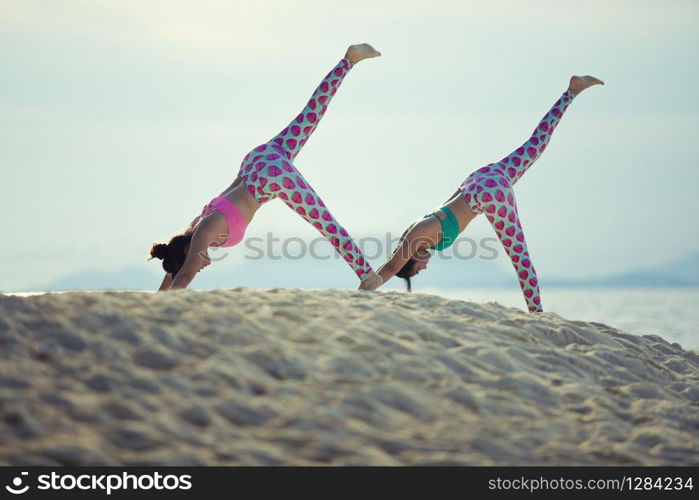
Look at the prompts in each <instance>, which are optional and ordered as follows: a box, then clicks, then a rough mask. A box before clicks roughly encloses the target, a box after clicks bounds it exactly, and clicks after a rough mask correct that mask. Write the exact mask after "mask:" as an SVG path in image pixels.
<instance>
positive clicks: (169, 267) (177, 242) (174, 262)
mask: <svg viewBox="0 0 699 500" xmlns="http://www.w3.org/2000/svg"><path fill="white" fill-rule="evenodd" d="M190 241H192V235H191V233H190V234H178V235H176V236H173V237H172V239H171V240H170V243H168V244H165V243H153V246H152V247H151V248H150V256H151V258H152V259H160V260H162V261H163V269H165V272H166V273H170V274H171V275H172V276H173V277H174V276H175V275H176V274H177V273H178V272H179V270H180V269H182V265H184V260H185V258H186V257H187V254H186V253H185V251H184V249H185V247H186V246H187V245H189V242H190Z"/></svg>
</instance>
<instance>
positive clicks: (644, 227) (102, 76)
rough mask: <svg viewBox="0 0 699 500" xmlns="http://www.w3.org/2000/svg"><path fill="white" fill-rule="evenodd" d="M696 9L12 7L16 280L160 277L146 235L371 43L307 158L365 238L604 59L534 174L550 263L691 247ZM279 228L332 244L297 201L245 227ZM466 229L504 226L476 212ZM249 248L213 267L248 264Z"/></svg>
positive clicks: (478, 233)
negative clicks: (348, 54)
mask: <svg viewBox="0 0 699 500" xmlns="http://www.w3.org/2000/svg"><path fill="white" fill-rule="evenodd" d="M698 21H699V2H696V1H694V0H671V1H666V2H656V1H643V0H634V1H625V0H620V1H614V2H608V1H598V0H589V1H586V2H575V3H573V2H559V1H554V0H552V1H537V0H532V1H529V2H519V1H510V0H507V1H504V0H502V1H501V0H495V1H482V2H481V1H461V2H456V1H438V2H424V1H406V0H401V1H382V0H371V1H364V0H358V1H354V2H349V3H344V2H343V3H340V2H327V1H322V2H320V1H301V2H285V1H260V0H256V1H254V2H253V1H245V2H243V1H218V0H199V1H197V2H193V1H187V2H185V1H172V0H169V1H160V0H149V1H147V2H143V1H135V0H121V1H119V2H116V1H106V0H91V1H88V0H64V1H56V2H45V1H37V0H22V1H16V0H15V1H10V0H0V68H2V71H1V73H0V75H1V76H0V199H1V200H2V206H3V210H2V215H0V217H1V219H0V222H1V223H2V227H3V228H4V231H3V237H2V240H1V241H2V244H1V245H0V290H13V289H20V288H23V287H31V286H34V285H36V284H41V283H47V282H51V281H52V280H55V279H58V278H60V277H62V276H65V275H69V274H71V273H78V272H84V271H92V270H95V271H109V272H118V271H119V270H120V269H125V268H132V267H133V266H143V269H144V272H157V270H158V269H159V264H160V263H159V262H149V263H146V262H145V258H146V257H147V252H148V249H149V248H150V245H151V243H152V242H154V241H167V240H168V239H169V237H170V236H171V235H173V234H175V233H177V232H179V231H181V230H182V229H184V228H185V227H186V226H187V224H188V223H189V221H191V220H192V218H193V217H194V216H196V215H198V213H199V212H200V211H201V208H202V206H203V205H204V204H206V203H207V202H208V201H209V200H210V199H211V198H212V197H214V196H216V195H217V194H219V193H220V192H221V191H222V190H223V189H224V188H225V187H226V186H227V185H229V184H230V183H231V182H232V181H233V179H234V178H235V175H236V173H237V170H238V168H239V165H240V161H241V159H242V157H243V156H244V155H245V154H246V153H247V152H248V151H249V150H250V149H252V148H253V147H255V146H256V145H258V144H260V143H263V142H266V141H267V140H269V139H270V138H271V137H272V136H274V135H275V134H276V133H277V132H278V131H279V130H281V129H282V128H283V127H284V126H285V125H286V124H287V123H288V122H289V121H290V120H291V119H292V118H293V117H294V116H295V115H296V114H297V113H298V111H300V109H301V108H302V106H303V105H304V104H305V102H306V101H307V99H308V97H309V96H310V94H311V93H312V91H313V90H314V88H315V86H316V85H317V84H318V83H319V82H320V80H321V79H322V77H323V76H324V75H325V74H326V73H327V71H328V70H329V69H330V68H332V67H333V66H334V65H335V63H336V62H337V61H338V60H339V59H340V58H341V57H342V56H343V54H344V52H345V49H346V48H347V46H348V45H349V44H351V43H359V42H369V43H371V44H373V45H374V46H375V47H376V48H377V49H378V50H380V51H381V52H382V54H383V55H382V57H380V58H377V59H372V60H368V61H364V62H362V63H360V64H359V65H357V66H356V67H355V68H354V69H353V70H352V71H351V73H350V74H349V75H348V76H347V78H346V79H345V81H344V83H343V85H342V87H341V89H340V91H339V92H338V94H337V96H336V97H335V98H334V100H333V102H332V104H331V106H330V108H329V111H328V113H327V114H326V116H325V117H324V119H323V121H322V123H321V124H320V126H319V128H318V129H317V130H316V132H315V133H314V135H313V137H312V138H311V139H310V141H309V142H308V144H307V145H306V146H305V148H304V150H303V152H302V153H301V154H300V155H299V156H298V158H297V160H296V162H295V164H296V166H297V167H298V168H299V170H301V171H302V172H303V174H304V176H305V177H306V178H307V179H308V180H309V181H310V182H311V184H312V185H313V187H314V188H315V189H316V191H318V192H319V193H320V195H321V196H322V197H323V199H324V200H325V201H326V202H327V204H328V206H329V207H330V208H331V210H332V211H333V213H334V215H335V216H336V217H337V218H338V219H339V220H340V222H341V223H342V224H343V225H344V226H345V227H346V228H347V229H348V230H349V231H350V232H351V234H352V235H354V236H355V237H357V238H361V237H368V236H378V237H381V238H383V237H384V235H385V234H386V233H391V234H392V235H393V236H399V235H400V234H401V233H402V232H403V229H404V228H405V227H406V226H407V225H408V224H409V223H410V222H411V221H413V220H414V219H416V218H418V217H420V216H422V215H423V214H425V213H426V212H427V211H429V210H430V209H432V208H435V207H436V206H438V205H439V204H440V203H441V202H443V201H444V200H445V199H446V198H448V197H449V196H450V195H451V194H452V193H453V192H454V191H455V190H456V188H457V187H458V185H459V184H460V183H461V182H462V181H463V180H464V179H465V178H466V177H467V175H468V174H469V173H470V172H471V171H472V170H474V169H476V168H479V167H481V166H483V165H485V164H487V163H491V162H494V161H497V160H499V159H500V158H502V157H503V156H505V155H506V154H509V153H510V152H511V151H512V150H513V149H515V148H516V147H518V146H519V145H520V144H521V143H522V142H524V140H526V139H527V137H528V136H529V133H530V132H531V130H532V129H533V127H534V126H535V125H536V123H537V122H538V120H539V119H540V118H541V116H543V114H544V113H545V112H546V111H547V110H548V109H549V108H550V106H551V105H552V104H553V103H554V102H555V101H556V99H557V98H558V97H559V95H560V94H561V93H562V92H563V91H564V90H565V89H566V87H567V84H568V79H569V77H570V76H571V75H572V74H591V75H594V76H597V77H599V78H601V79H602V80H604V81H605V82H606V85H605V86H604V87H599V86H598V87H594V88H591V89H589V90H587V91H586V92H585V93H584V94H582V95H581V96H579V97H578V98H577V99H576V100H575V102H574V103H573V104H572V105H571V107H570V108H569V109H568V111H567V113H566V115H565V116H564V118H563V120H562V121H561V124H560V125H559V127H558V128H557V129H556V132H555V134H554V137H553V139H552V141H551V144H550V145H549V148H548V149H547V151H546V153H545V154H544V155H543V156H542V157H541V159H540V160H539V161H538V162H537V163H536V165H534V166H533V167H532V168H531V169H530V170H529V171H528V172H527V174H526V176H524V178H523V179H522V180H521V181H519V182H518V183H517V186H516V188H515V193H516V197H517V203H518V207H519V211H520V215H521V218H522V224H523V226H524V229H525V232H526V236H527V242H528V244H529V249H530V252H531V253H532V256H533V259H534V261H535V263H536V267H537V271H538V272H539V273H540V274H541V275H543V276H556V277H562V278H582V277H588V276H602V275H605V274H612V273H616V272H623V271H626V270H630V269H635V268H638V267H652V266H655V265H661V264H665V263H667V262H671V261H673V260H676V259H679V258H682V257H684V256H685V255H687V254H689V253H692V252H696V251H697V250H699V235H698V233H697V230H696V222H695V221H696V220H697V218H698V217H699V201H698V197H697V195H696V190H697V186H698V184H699V183H698V181H699V165H698V163H699V162H698V160H697V155H696V153H695V152H694V147H695V143H696V138H697V137H698V136H699V134H698V132H699V93H698V92H697V88H699V73H698V71H699V64H697V63H698V62H699V55H698V52H697V50H696V48H697V47H698V46H699V28H697V26H699V23H698ZM268 233H272V234H274V235H275V236H277V237H279V238H284V237H300V238H308V239H310V238H314V237H316V236H317V233H316V231H315V230H314V229H313V228H312V227H310V226H308V225H307V224H306V223H305V222H304V221H303V220H302V219H301V218H300V217H298V216H297V215H296V214H294V213H292V212H291V211H290V210H289V209H288V208H287V207H286V206H285V205H284V204H283V203H281V202H280V201H278V200H277V201H273V202H270V203H268V204H267V205H265V206H264V207H263V208H262V209H261V210H260V211H259V212H258V215H257V216H256V217H255V220H254V221H253V223H252V224H251V225H250V227H249V228H248V233H247V235H248V236H249V237H264V236H265V235H266V234H268ZM464 235H465V236H468V237H470V238H474V239H478V238H485V237H493V232H492V229H491V228H490V226H489V225H488V223H487V221H486V220H485V219H483V218H482V217H479V218H477V219H476V220H475V221H474V222H473V223H472V224H471V225H470V226H469V227H468V228H467V230H466V232H465V233H464ZM235 250H236V249H233V250H232V251H231V255H230V258H228V259H227V260H226V262H222V263H221V264H220V265H219V268H220V271H218V272H230V271H231V270H232V269H234V268H235V267H236V266H240V265H244V255H243V251H242V249H239V250H240V252H238V253H236V252H235ZM502 254H503V255H501V256H500V258H499V259H498V265H499V266H504V267H507V266H509V262H508V261H507V258H506V256H505V255H504V252H503V253H502ZM380 263H381V259H377V260H375V261H374V264H375V267H378V265H379V264H380ZM337 265H338V266H344V268H343V269H338V273H343V275H344V273H351V271H350V269H349V267H347V266H345V265H344V264H343V263H341V262H338V264H337ZM455 265H458V264H455ZM213 267H214V266H211V267H210V268H209V269H213ZM207 272H210V271H209V270H208V269H207ZM328 286H332V280H331V279H330V280H329V282H328ZM464 286H468V283H467V282H465V283H464Z"/></svg>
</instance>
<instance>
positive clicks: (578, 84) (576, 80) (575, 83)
mask: <svg viewBox="0 0 699 500" xmlns="http://www.w3.org/2000/svg"><path fill="white" fill-rule="evenodd" d="M593 85H604V82H603V81H602V80H600V79H599V78H595V77H594V76H590V75H585V76H575V75H574V76H571V77H570V85H568V89H569V90H570V91H571V92H572V93H573V94H575V95H578V94H579V93H580V92H582V91H583V90H585V89H586V88H588V87H592V86H593Z"/></svg>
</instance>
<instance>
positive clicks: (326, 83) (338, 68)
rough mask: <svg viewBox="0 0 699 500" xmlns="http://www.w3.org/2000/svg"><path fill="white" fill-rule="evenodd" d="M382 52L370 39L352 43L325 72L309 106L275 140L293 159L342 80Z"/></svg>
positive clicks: (314, 127)
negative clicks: (339, 58) (350, 71)
mask: <svg viewBox="0 0 699 500" xmlns="http://www.w3.org/2000/svg"><path fill="white" fill-rule="evenodd" d="M380 55H381V53H380V52H379V51H377V50H376V49H374V48H373V47H372V46H371V45H369V44H367V43H362V44H358V45H351V46H350V47H349V48H348V49H347V53H346V54H345V57H343V58H342V59H341V60H340V62H339V63H337V64H336V65H335V67H334V68H333V69H332V70H330V73H328V74H327V75H325V78H323V81H322V82H320V85H318V88H316V90H315V92H313V95H312V96H311V98H310V99H309V101H308V103H306V107H304V108H303V110H302V111H301V112H300V113H299V114H298V115H297V116H296V118H294V119H293V120H292V121H291V123H290V124H289V125H288V126H287V127H286V128H284V129H283V130H282V131H281V132H280V133H279V134H277V135H276V136H275V137H274V138H273V139H272V141H274V143H275V144H277V145H279V146H281V147H282V148H283V149H284V152H285V154H286V156H287V157H288V158H289V160H293V159H294V158H296V155H298V154H299V151H301V148H302V147H303V145H304V144H306V141H308V139H309V138H310V136H311V134H312V133H313V131H314V130H315V129H316V127H317V126H318V123H319V122H320V119H321V118H322V117H323V115H324V114H325V112H326V111H327V109H328V104H330V100H331V99H332V98H333V96H334V95H335V93H336V92H337V89H338V88H339V87H340V84H341V83H342V81H343V80H344V78H345V76H346V75H347V73H348V72H349V70H350V69H352V67H353V66H354V65H355V64H357V63H358V62H359V61H361V60H363V59H368V58H371V57H378V56H380Z"/></svg>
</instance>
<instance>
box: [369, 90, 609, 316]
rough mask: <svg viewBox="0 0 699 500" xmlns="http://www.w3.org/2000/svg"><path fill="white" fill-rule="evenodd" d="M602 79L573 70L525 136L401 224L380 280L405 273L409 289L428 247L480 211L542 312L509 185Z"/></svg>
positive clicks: (442, 242) (533, 307) (440, 245)
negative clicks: (578, 98) (425, 210)
mask: <svg viewBox="0 0 699 500" xmlns="http://www.w3.org/2000/svg"><path fill="white" fill-rule="evenodd" d="M603 83H604V82H602V81H601V80H598V79H597V78H594V77H592V76H583V77H580V76H573V77H572V78H571V79H570V85H569V86H568V89H567V90H566V91H565V92H564V93H563V95H562V96H561V97H560V98H559V99H558V100H557V101H556V103H555V104H554V105H553V107H552V108H551V109H550V110H549V112H548V113H546V115H545V116H544V118H543V119H542V120H541V121H540V122H539V123H538V125H537V127H536V128H535V129H534V132H533V134H532V135H531V137H530V138H529V139H528V140H527V142H525V143H524V144H523V145H522V146H520V147H519V148H517V149H516V150H515V151H514V152H512V153H511V154H510V155H508V156H506V157H505V158H503V159H502V160H500V161H499V162H497V163H491V164H489V165H486V166H485V167H481V168H479V169H478V170H476V171H474V172H472V173H471V174H470V175H469V176H468V177H467V178H466V180H465V181H464V182H463V184H461V186H459V189H457V190H456V192H455V193H454V194H453V195H451V197H450V198H449V199H448V200H447V201H446V202H445V203H444V205H443V206H442V207H440V208H438V209H436V210H434V211H433V212H431V213H429V214H427V215H425V216H424V217H423V218H422V219H419V220H417V221H415V222H413V223H412V224H411V225H410V226H409V227H408V229H406V231H405V232H404V233H403V236H402V237H401V241H400V243H399V245H398V248H396V250H395V251H394V253H393V255H392V256H391V258H390V259H388V260H387V261H386V263H385V264H384V265H383V266H381V268H380V269H379V271H378V274H379V276H381V278H383V282H384V283H386V282H387V281H388V280H389V279H390V278H391V277H392V276H398V277H400V278H404V279H405V281H406V284H407V288H408V291H410V289H411V284H410V278H412V277H413V276H415V275H416V274H418V273H419V272H420V271H422V270H423V269H425V268H426V267H427V262H428V261H429V259H430V257H431V253H430V249H434V250H443V249H445V248H447V247H449V246H450V245H451V244H452V243H454V241H455V240H456V237H457V236H458V235H459V233H461V231H463V230H464V229H465V228H466V226H468V224H469V223H470V222H471V221H472V220H473V219H474V218H475V217H476V216H477V215H478V214H481V213H485V214H486V217H487V218H488V221H489V222H490V224H491V225H492V226H493V229H494V230H495V233H496V234H497V236H498V238H499V239H500V242H501V243H502V245H503V248H504V249H505V251H506V252H507V255H508V256H509V257H510V259H511V260H512V264H513V265H514V268H515V272H516V273H517V277H518V279H519V284H520V287H521V288H522V293H523V294H524V299H525V301H526V303H527V307H528V309H529V311H530V312H542V311H543V309H542V307H541V298H540V296H539V285H538V280H537V277H536V271H535V270H534V265H533V264H532V262H531V258H530V256H529V252H528V251H527V244H526V241H525V240H524V233H523V232H522V225H521V223H520V221H519V215H518V214H517V205H516V203H515V198H514V192H513V191H512V186H514V184H515V182H517V181H518V180H519V179H520V178H521V177H522V175H524V172H526V171H527V169H528V168H529V167H530V166H531V165H532V164H533V163H534V162H535V161H536V160H537V159H538V158H539V156H541V153H543V152H544V149H546V145H547V144H548V143H549V140H550V139H551V134H552V133H553V130H554V129H555V128H556V125H558V122H559V121H560V119H561V117H562V116H563V113H564V112H565V110H566V109H567V108H568V105H569V104H570V103H571V102H572V101H573V99H574V98H575V97H576V96H577V95H578V94H579V93H580V92H582V91H583V90H585V89H586V88H587V87H590V86H591V85H597V84H603ZM360 288H364V286H362V287H360Z"/></svg>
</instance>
